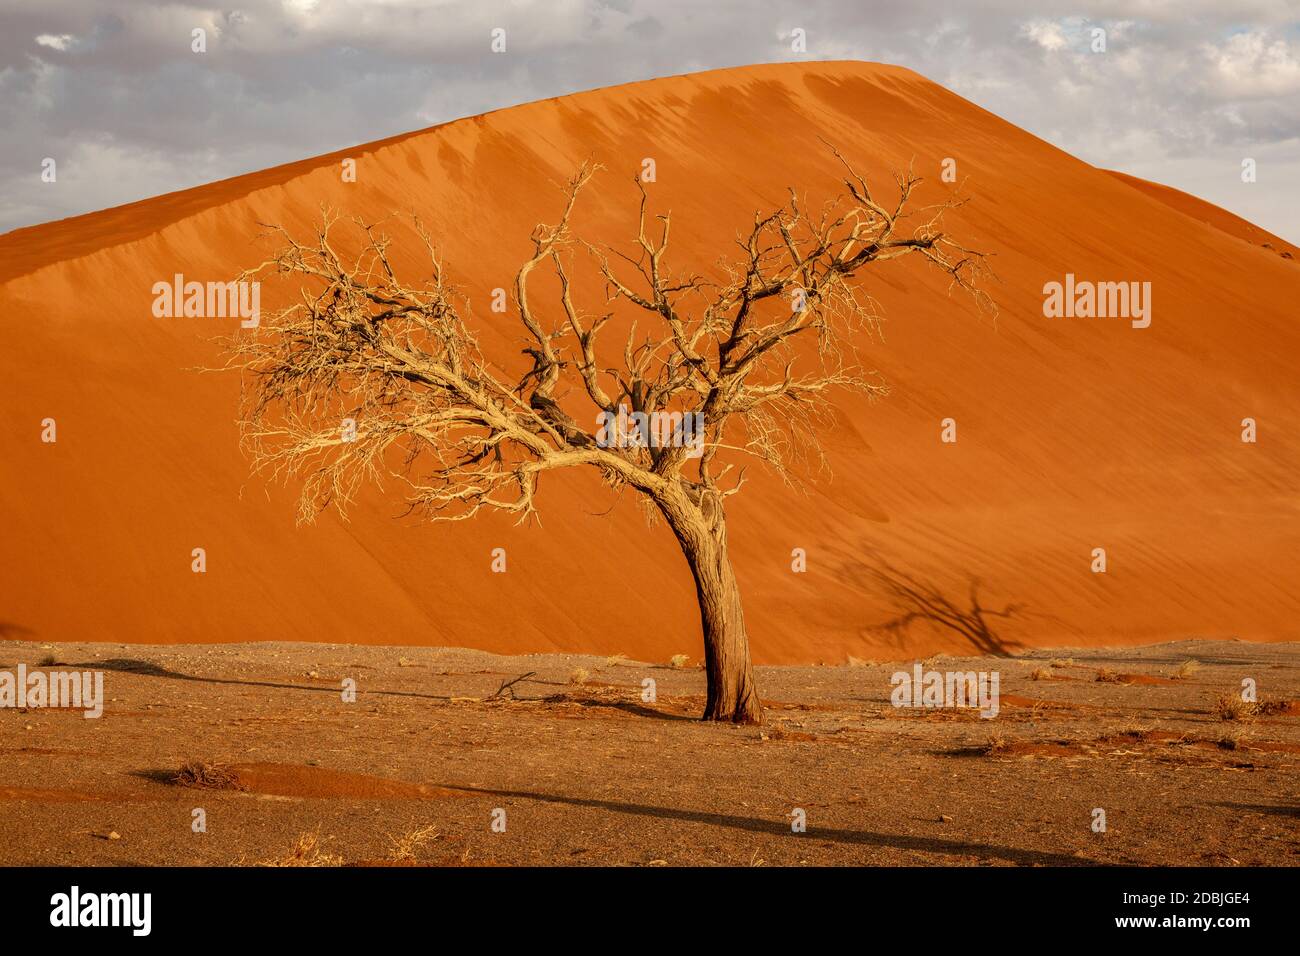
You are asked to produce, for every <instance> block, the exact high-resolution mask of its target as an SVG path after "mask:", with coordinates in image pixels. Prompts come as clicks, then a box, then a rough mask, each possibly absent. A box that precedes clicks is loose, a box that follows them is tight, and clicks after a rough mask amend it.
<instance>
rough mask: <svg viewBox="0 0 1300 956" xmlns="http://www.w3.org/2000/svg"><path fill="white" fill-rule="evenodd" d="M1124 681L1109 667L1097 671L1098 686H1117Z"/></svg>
mask: <svg viewBox="0 0 1300 956" xmlns="http://www.w3.org/2000/svg"><path fill="white" fill-rule="evenodd" d="M1123 679H1124V677H1123V675H1122V674H1117V673H1115V672H1114V671H1113V670H1111V669H1110V668H1109V667H1102V668H1099V669H1098V670H1097V682H1098V683H1100V684H1118V683H1119V682H1120V681H1122V680H1123Z"/></svg>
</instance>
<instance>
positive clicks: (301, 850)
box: [257, 832, 343, 867]
mask: <svg viewBox="0 0 1300 956" xmlns="http://www.w3.org/2000/svg"><path fill="white" fill-rule="evenodd" d="M257 865H258V866H274V867H280V866H286V867H287V866H342V865H343V857H341V856H338V855H336V854H334V853H326V852H324V851H323V850H322V849H321V842H320V834H319V833H316V832H312V833H304V834H302V835H300V836H299V837H298V842H297V843H295V844H294V845H293V847H292V848H290V850H289V852H288V853H287V854H286V855H285V856H283V857H281V858H280V859H278V860H263V861H261V862H260V863H258V864H257Z"/></svg>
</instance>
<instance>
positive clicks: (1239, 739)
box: [1217, 727, 1247, 750]
mask: <svg viewBox="0 0 1300 956" xmlns="http://www.w3.org/2000/svg"><path fill="white" fill-rule="evenodd" d="M1246 737H1247V734H1246V731H1244V730H1242V729H1240V728H1235V727H1234V728H1233V729H1231V730H1228V731H1225V732H1224V734H1223V736H1222V737H1220V738H1219V739H1218V741H1217V743H1218V745H1219V747H1220V748H1221V749H1223V750H1239V749H1240V748H1242V747H1244V746H1245V744H1246Z"/></svg>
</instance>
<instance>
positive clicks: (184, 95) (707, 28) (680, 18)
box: [0, 0, 1300, 239]
mask: <svg viewBox="0 0 1300 956" xmlns="http://www.w3.org/2000/svg"><path fill="white" fill-rule="evenodd" d="M1229 7H1230V9H1229ZM497 26H500V27H504V28H505V29H506V30H507V37H508V53H507V54H505V55H504V56H496V55H493V54H491V53H489V52H488V42H489V32H490V31H491V29H492V28H493V27H497ZM195 27H203V28H204V29H206V30H207V31H208V52H207V53H205V54H202V55H199V54H194V53H192V52H191V51H190V31H191V30H192V29H194V28H195ZM794 27H802V28H803V29H804V30H806V31H807V37H808V52H807V53H806V54H803V55H802V56H801V55H798V54H795V53H793V52H792V51H791V50H790V47H789V42H788V39H787V38H788V36H789V33H790V31H791V29H793V28H794ZM1094 27H1100V28H1103V29H1105V30H1106V31H1107V51H1106V53H1104V54H1095V53H1092V52H1091V51H1090V49H1089V46H1088V44H1089V40H1090V37H1091V33H1090V31H1091V30H1092V28H1094ZM37 37H46V40H45V42H43V43H42V42H38V41H37ZM65 38H66V39H65ZM800 58H810V59H865V60H883V61H887V62H893V63H899V64H901V65H904V66H908V67H911V68H912V69H915V70H917V71H918V72H920V73H923V74H925V75H926V76H929V77H930V78H931V79H933V80H935V81H937V82H939V83H943V84H944V85H945V86H948V87H950V88H951V89H953V90H955V91H956V92H957V93H959V94H961V95H963V96H966V97H967V98H969V99H971V100H973V101H975V102H976V103H979V104H980V105H981V106H983V107H985V108H986V109H989V110H991V111H992V112H994V113H997V114H998V115H1000V116H1003V117H1005V118H1006V119H1008V120H1010V121H1011V122H1013V123H1016V124H1018V125H1020V126H1023V127H1024V128H1026V129H1028V130H1029V131H1031V132H1033V133H1035V134H1037V135H1040V136H1043V137H1044V138H1046V139H1049V140H1051V141H1052V142H1054V143H1056V144H1057V145H1058V146H1060V147H1061V148H1063V149H1066V150H1068V151H1070V152H1072V153H1075V154H1076V155H1078V156H1080V157H1081V158H1082V159H1085V160H1087V161H1088V162H1092V163H1095V164H1097V165H1100V166H1106V167H1113V168H1120V169H1124V170H1126V171H1129V172H1133V173H1134V174H1136V175H1142V176H1146V177H1148V178H1153V179H1157V180H1160V181H1162V182H1166V183H1168V184H1169V185H1173V186H1176V187H1179V188H1185V189H1188V190H1189V191H1193V192H1196V193H1198V194H1200V195H1203V196H1205V197H1206V198H1208V199H1210V200H1211V201H1213V202H1216V203H1219V204H1221V205H1224V206H1226V207H1228V208H1230V209H1233V210H1234V211H1236V212H1238V213H1240V214H1241V215H1244V216H1246V217H1247V218H1250V219H1252V220H1254V221H1256V222H1259V223H1260V224H1261V225H1263V226H1265V227H1266V228H1269V229H1271V230H1273V231H1275V232H1278V233H1281V234H1283V235H1286V236H1288V237H1290V238H1292V239H1296V238H1300V228H1298V226H1300V150H1297V148H1296V147H1297V145H1300V14H1298V11H1297V7H1296V4H1295V3H1294V2H1291V0H1236V2H1234V3H1233V4H1231V5H1225V4H1222V3H1221V2H1219V0H1214V2H1208V0H1183V2H1178V3H1174V2H1159V0H1127V2H1110V0H1075V2H1065V0H1042V2H1039V3H1037V4H1034V5H1026V4H1024V3H1023V2H1021V0H986V2H983V3H980V4H978V5H975V4H969V3H954V2H950V3H941V2H938V0H914V2H911V3H908V4H899V3H895V2H863V0H803V2H774V3H759V2H749V3H745V2H739V0H718V2H715V3H710V4H701V3H699V2H698V0H654V2H652V0H552V2H547V3H541V2H537V3H510V2H503V0H502V2H497V0H487V2H455V3H453V2H438V3H429V2H427V0H383V2H376V0H370V2H362V0H333V2H331V0H319V2H318V3H315V4H313V3H311V2H309V0H284V2H272V0H246V2H241V3H240V4H239V5H238V7H230V8H216V7H208V6H206V5H204V4H202V3H197V2H193V3H182V2H177V3H151V2H147V0H102V2H100V3H97V4H93V5H87V4H85V3H83V2H76V0H17V2H9V3H8V4H6V7H5V9H4V11H3V12H0V121H3V124H4V128H5V130H6V136H5V138H4V141H3V145H0V197H2V198H3V204H2V205H0V229H9V228H15V227H18V226H22V225H28V224H31V223H34V222H40V221H45V220H49V219H56V218H61V217H63V216H68V215H74V214H77V213H81V212H87V211H90V210H93V209H98V208H102V207H105V206H109V205H115V204H118V203H123V202H129V201H132V200H135V199H139V198H143V197H145V196H149V195H154V194H157V193H162V192H166V191H169V190H173V189H179V188H184V187H186V186H191V185H196V184H198V183H202V182H206V181H209V180H212V179H218V178H222V177H225V176H231V175H235V174H238V173H240V172H246V171H249V170H253V169H259V168H263V167H266V166H270V165H274V164H276V163H282V162H288V161H291V160H294V159H299V158H302V157H305V156H310V155H314V154H316V153H321V152H326V151H329V150H333V149H339V148H342V147H345V146H348V145H351V144H353V143H358V142H364V141H368V140H372V139H378V138H381V137H384V136H389V135H393V134H396V133H401V132H405V131H408V130H412V129H418V128H421V127H424V126H428V125H431V124H433V123H437V122H442V121H445V120H449V119H453V118H456V117H459V116H467V115H472V114H474V113H478V112H482V111H484V110H488V109H495V108H498V107H502V106H509V105H513V104H516V103H522V102H527V101H530V100H534V99H539V98H544V97H549V96H556V95H562V94H565V93H570V92H575V91H577V90H582V89H590V88H593V87H599V86H606V85H611V84H615V83H624V82H630V81H634V80H639V79H647V78H650V77H654V76H664V75H670V74H678V73H684V72H689V71H692V70H697V69H709V68H714V67H726V66H736V65H741V64H746V63H755V62H770V61H774V60H788V59H800ZM45 156H51V157H54V158H56V159H57V160H58V162H59V182H58V183H57V184H56V185H53V186H51V185H49V184H43V183H41V182H40V178H39V171H40V161H41V159H42V158H43V157H45ZM1245 156H1251V157H1253V158H1255V159H1257V160H1258V161H1259V163H1260V182H1259V183H1257V184H1255V187H1253V188H1243V186H1242V184H1241V183H1240V179H1239V176H1238V173H1237V171H1238V170H1239V168H1240V162H1241V159H1242V158H1243V157H1245Z"/></svg>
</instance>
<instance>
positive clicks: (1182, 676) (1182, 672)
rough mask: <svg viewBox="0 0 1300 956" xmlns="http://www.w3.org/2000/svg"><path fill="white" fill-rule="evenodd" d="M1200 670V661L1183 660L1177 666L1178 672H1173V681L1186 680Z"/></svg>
mask: <svg viewBox="0 0 1300 956" xmlns="http://www.w3.org/2000/svg"><path fill="white" fill-rule="evenodd" d="M1200 669H1201V662H1200V661H1194V660H1185V661H1183V662H1182V663H1181V664H1179V665H1178V670H1176V671H1174V680H1187V679H1188V678H1189V677H1191V676H1192V675H1193V674H1195V673H1196V672H1197V671H1199V670H1200Z"/></svg>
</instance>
